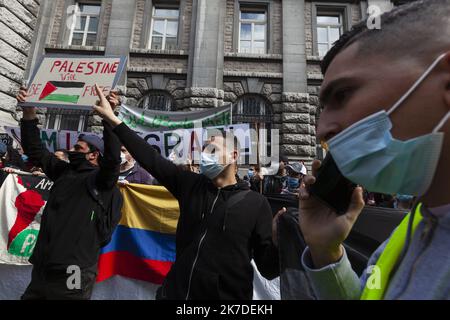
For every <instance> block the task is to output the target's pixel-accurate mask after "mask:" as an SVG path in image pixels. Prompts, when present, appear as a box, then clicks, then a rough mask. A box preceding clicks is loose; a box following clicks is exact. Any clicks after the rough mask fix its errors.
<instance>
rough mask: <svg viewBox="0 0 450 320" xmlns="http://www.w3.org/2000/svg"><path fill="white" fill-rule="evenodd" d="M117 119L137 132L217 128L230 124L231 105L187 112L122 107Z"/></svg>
mask: <svg viewBox="0 0 450 320" xmlns="http://www.w3.org/2000/svg"><path fill="white" fill-rule="evenodd" d="M119 118H120V119H121V120H122V121H123V122H125V124H126V125H127V126H129V127H130V128H131V129H133V130H135V131H139V132H151V131H166V130H175V129H193V128H206V127H218V126H226V125H230V124H231V123H232V122H231V105H227V106H223V107H219V108H209V109H206V110H202V111H189V112H166V111H157V110H148V109H147V110H143V109H141V108H134V107H130V106H126V105H122V106H121V107H120V111H119Z"/></svg>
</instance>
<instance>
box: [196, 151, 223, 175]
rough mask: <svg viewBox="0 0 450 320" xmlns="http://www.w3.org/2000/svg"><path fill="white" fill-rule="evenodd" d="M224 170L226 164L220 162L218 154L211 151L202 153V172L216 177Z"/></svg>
mask: <svg viewBox="0 0 450 320" xmlns="http://www.w3.org/2000/svg"><path fill="white" fill-rule="evenodd" d="M223 170H225V166H223V165H221V164H219V159H218V158H217V156H215V155H214V154H211V153H205V152H203V153H202V156H201V161H200V173H201V174H203V175H205V176H207V177H208V178H209V179H211V180H212V179H214V178H215V177H217V176H218V175H219V174H220V173H221V172H222V171H223Z"/></svg>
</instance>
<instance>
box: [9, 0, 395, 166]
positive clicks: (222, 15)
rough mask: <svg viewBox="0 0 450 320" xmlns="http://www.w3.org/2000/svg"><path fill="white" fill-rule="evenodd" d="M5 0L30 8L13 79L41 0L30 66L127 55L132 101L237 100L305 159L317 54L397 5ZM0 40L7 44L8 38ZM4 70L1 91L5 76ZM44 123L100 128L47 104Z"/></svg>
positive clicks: (309, 150)
mask: <svg viewBox="0 0 450 320" xmlns="http://www.w3.org/2000/svg"><path fill="white" fill-rule="evenodd" d="M9 2H15V3H16V4H15V5H7V6H6V8H8V10H13V11H14V8H15V7H18V6H20V8H21V9H20V10H22V11H23V10H24V9H23V6H26V7H27V10H26V17H27V18H26V19H28V20H26V19H25V18H22V20H24V21H22V24H23V25H24V26H26V28H24V29H25V30H21V29H18V30H16V31H17V32H20V35H21V36H22V37H23V38H24V40H23V41H19V43H17V44H16V45H17V46H23V47H21V50H19V51H20V52H21V55H19V57H20V58H19V59H18V61H17V63H16V64H18V65H19V67H17V66H14V68H15V69H14V68H13V69H12V70H17V71H21V72H20V73H17V74H16V72H12V73H13V74H11V75H10V77H13V78H14V77H16V78H14V79H15V80H14V79H12V80H14V81H15V82H17V83H18V82H20V79H19V78H20V76H21V75H22V74H23V69H25V66H26V65H27V64H26V62H25V60H24V59H25V55H24V53H25V52H26V49H27V48H26V45H29V43H30V41H31V40H32V37H31V35H30V32H31V29H32V28H33V26H34V25H35V23H36V22H35V21H36V18H35V17H36V13H37V9H38V2H40V4H41V9H40V10H41V11H40V15H39V22H38V29H37V31H38V32H37V33H36V36H35V38H34V39H33V44H32V50H31V53H30V54H31V55H30V56H31V59H30V62H29V63H28V65H27V66H28V69H27V71H28V72H29V71H30V70H32V69H33V68H34V66H35V65H36V62H37V61H38V59H39V57H40V56H41V55H43V54H48V53H57V54H78V55H92V54H95V55H126V56H128V67H127V72H126V74H125V75H124V76H123V78H122V80H121V82H120V85H121V87H120V88H121V90H122V92H123V93H124V96H125V102H126V103H127V104H129V105H133V106H138V107H141V108H152V109H159V110H168V111H177V110H189V109H193V108H195V109H198V108H213V107H218V106H221V105H223V104H226V103H232V104H233V105H234V112H233V117H234V122H235V123H238V122H246V123H251V124H252V126H254V127H258V128H274V129H279V130H280V133H281V141H280V143H281V145H282V151H283V152H284V153H285V154H287V155H288V156H289V158H291V159H297V160H304V161H306V162H309V161H310V160H311V159H313V158H314V157H316V156H317V151H318V150H319V151H320V148H319V149H318V148H317V147H316V145H317V143H316V142H317V141H316V135H315V125H316V119H317V117H318V114H319V111H320V107H319V102H318V97H317V95H318V89H319V86H320V83H321V81H322V75H321V72H320V68H319V62H320V58H321V56H323V55H324V54H325V53H326V51H327V50H328V49H329V48H330V46H331V45H332V43H333V42H334V41H335V40H336V39H337V38H338V37H339V36H340V35H341V34H342V33H343V32H345V31H346V30H348V29H349V28H350V27H351V25H352V24H354V23H356V22H357V21H359V20H360V19H363V18H365V17H366V14H367V8H368V6H370V5H378V6H379V7H380V9H381V10H382V11H384V10H390V9H391V8H392V6H393V5H395V4H396V3H395V2H396V1H390V0H366V1H358V0H347V1H345V0H330V1H320V0H315V1H308V0H82V1H75V0H51V1H50V0H40V1H37V0H17V1H13V0H3V1H2V0H0V4H5V3H9ZM27 4H29V5H30V7H29V8H28V6H27ZM2 9H3V8H2ZM6 16H7V17H8V16H11V13H9V14H7V15H6ZM11 19H12V17H11ZM14 20H17V18H14ZM0 23H2V24H3V23H4V22H0ZM2 30H3V29H2ZM1 32H2V33H1V34H2V36H1V37H0V39H3V37H4V35H3V31H1ZM8 32H11V31H8ZM25 40H26V41H25ZM25 42H27V43H25ZM0 45H1V46H2V47H3V46H5V44H4V41H2V40H0ZM8 49H9V47H8ZM0 51H4V50H0ZM0 54H3V52H0ZM0 66H2V67H3V65H0ZM19 69H20V70H19ZM2 70H3V69H2ZM2 72H3V71H2ZM27 74H28V73H27ZM0 77H1V78H0V82H1V87H2V88H3V86H4V85H3V82H4V78H5V76H3V73H1V76H0ZM0 94H1V95H2V96H1V97H4V98H5V99H6V100H7V99H9V102H7V104H6V105H7V107H6V108H5V107H3V104H1V106H2V107H1V109H6V111H8V110H11V106H12V102H13V101H12V100H11V97H12V96H13V94H12V88H11V90H9V91H8V92H6V93H4V92H3V89H1V93H0ZM5 95H6V96H5ZM42 123H43V125H44V126H45V127H47V128H55V129H68V130H80V131H81V130H93V131H96V130H98V129H99V126H98V125H99V119H98V117H96V116H92V115H89V114H86V113H76V112H73V111H61V110H51V111H49V112H47V113H46V116H45V117H43V119H42Z"/></svg>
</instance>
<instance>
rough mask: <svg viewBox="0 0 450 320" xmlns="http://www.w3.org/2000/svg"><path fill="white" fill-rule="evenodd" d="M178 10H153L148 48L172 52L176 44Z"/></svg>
mask: <svg viewBox="0 0 450 320" xmlns="http://www.w3.org/2000/svg"><path fill="white" fill-rule="evenodd" d="M178 18H179V10H178V9H170V8H169V9H163V8H156V7H155V8H153V19H152V27H151V32H150V37H151V38H150V48H151V49H155V50H174V49H176V48H177V42H178Z"/></svg>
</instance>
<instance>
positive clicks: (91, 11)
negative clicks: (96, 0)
mask: <svg viewBox="0 0 450 320" xmlns="http://www.w3.org/2000/svg"><path fill="white" fill-rule="evenodd" d="M100 9H101V5H100V4H98V5H96V4H83V3H77V4H76V8H75V15H74V19H73V23H72V27H71V30H70V37H69V45H76V46H94V45H95V44H96V42H97V33H98V26H99V19H100Z"/></svg>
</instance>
